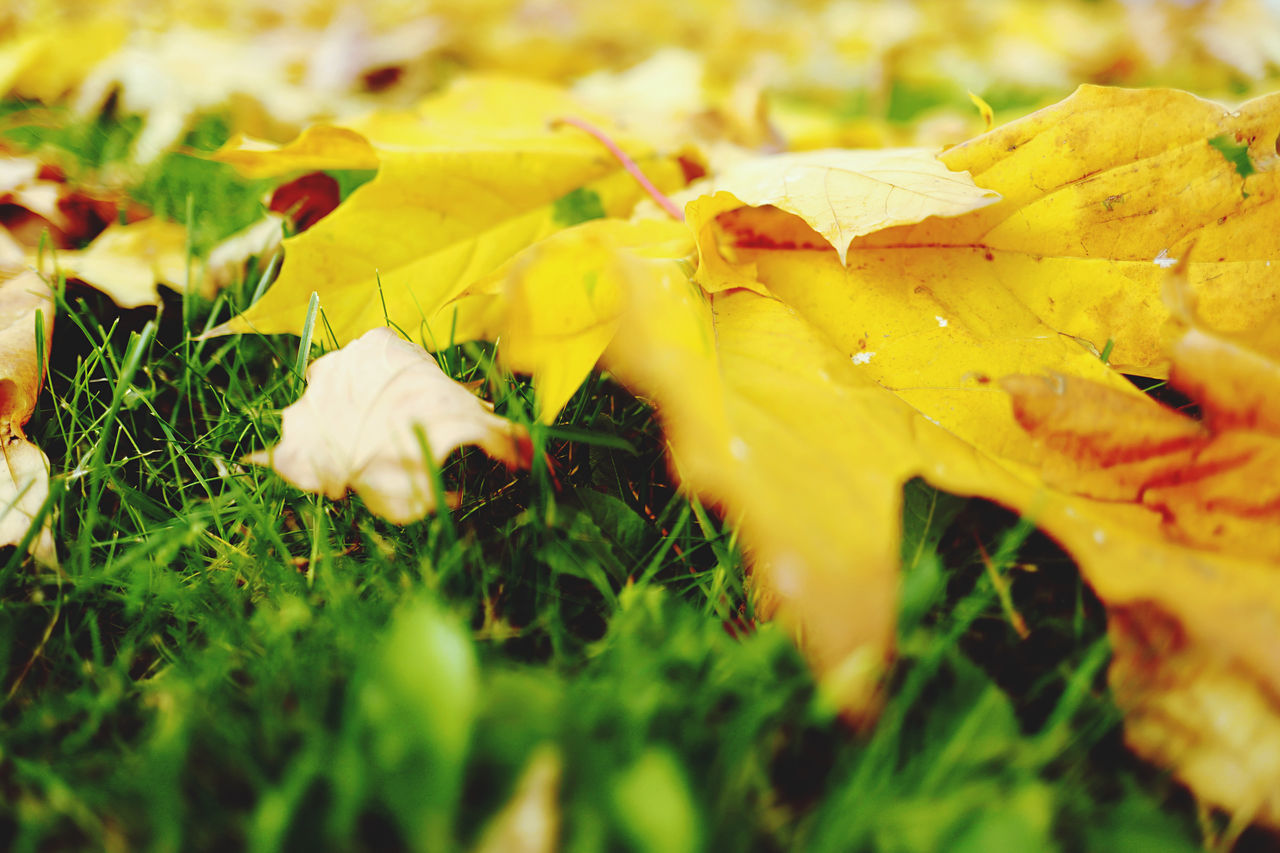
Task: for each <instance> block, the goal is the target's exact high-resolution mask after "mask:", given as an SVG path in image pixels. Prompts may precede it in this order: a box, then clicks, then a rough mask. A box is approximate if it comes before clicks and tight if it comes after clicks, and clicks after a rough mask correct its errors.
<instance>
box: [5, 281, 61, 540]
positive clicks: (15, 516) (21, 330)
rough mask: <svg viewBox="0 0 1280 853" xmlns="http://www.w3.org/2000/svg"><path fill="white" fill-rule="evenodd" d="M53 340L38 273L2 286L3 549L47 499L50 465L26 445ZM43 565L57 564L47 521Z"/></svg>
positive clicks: (49, 307) (48, 301) (49, 305)
mask: <svg viewBox="0 0 1280 853" xmlns="http://www.w3.org/2000/svg"><path fill="white" fill-rule="evenodd" d="M37 312H39V317H40V320H39V321H40V322H41V323H42V324H43V332H44V334H43V341H44V351H43V352H39V351H38V349H37V346H36V342H37V338H36V324H37ZM52 339H53V299H52V295H51V293H50V291H49V287H48V285H46V284H45V283H44V282H43V281H41V280H40V278H39V276H37V275H36V274H35V273H34V272H25V273H22V274H20V275H17V276H15V277H12V278H9V279H8V280H6V281H4V282H3V284H0V447H3V450H4V457H5V469H4V471H5V474H4V476H3V477H0V544H3V545H17V544H18V543H19V542H21V541H22V539H23V537H25V536H26V535H27V532H28V531H29V530H30V528H31V524H32V521H33V520H34V519H35V517H36V515H37V514H38V512H39V511H40V508H41V506H42V505H43V504H44V501H45V499H46V498H48V496H49V460H48V458H47V457H46V456H45V455H44V452H43V451H41V450H40V448H38V447H36V446H35V445H34V444H32V443H31V442H30V441H28V440H27V437H26V434H25V433H24V432H23V429H22V427H23V425H24V424H26V422H27V421H28V420H29V419H30V418H31V413H32V412H34V411H35V407H36V397H37V396H38V395H39V393H40V386H41V383H42V381H43V379H44V377H43V375H42V373H41V368H42V367H44V366H45V365H47V364H48V361H49V346H50V342H51V341H52ZM30 547H31V551H32V553H33V554H34V555H35V557H36V559H37V560H39V561H40V562H42V563H45V564H52V563H55V562H56V561H57V556H56V554H55V553H54V548H53V537H52V534H51V533H50V532H49V517H48V516H46V517H45V519H44V524H43V527H42V528H41V530H40V531H39V532H38V533H37V534H36V536H35V538H34V539H33V540H32V541H31V546H30Z"/></svg>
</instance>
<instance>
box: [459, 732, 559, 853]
mask: <svg viewBox="0 0 1280 853" xmlns="http://www.w3.org/2000/svg"><path fill="white" fill-rule="evenodd" d="M563 763H564V761H563V759H562V758H561V757H560V753H559V752H558V751H557V750H556V749H555V748H554V747H551V746H544V747H540V748H539V749H537V750H535V751H534V753H533V756H532V757H531V758H530V759H529V761H528V763H527V764H526V765H525V768H524V772H523V773H521V774H520V779H519V781H517V782H516V789H515V792H514V793H513V794H512V795H511V799H510V800H509V801H508V802H507V804H506V805H505V806H503V807H502V811H500V812H498V814H497V815H495V816H494V817H493V818H492V819H491V820H490V822H489V824H488V826H486V827H485V828H484V831H483V832H482V834H481V836H480V840H479V842H477V843H476V846H475V847H474V848H472V850H473V853H553V851H555V850H556V849H558V848H557V846H556V845H557V844H558V842H559V838H560V804H559V802H558V798H559V789H560V777H561V774H562V767H561V766H562V764H563Z"/></svg>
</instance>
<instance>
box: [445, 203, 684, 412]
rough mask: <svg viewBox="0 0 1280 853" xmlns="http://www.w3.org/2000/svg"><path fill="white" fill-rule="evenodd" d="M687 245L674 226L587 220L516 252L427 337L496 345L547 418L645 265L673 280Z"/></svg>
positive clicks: (596, 350)
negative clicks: (524, 378) (529, 385)
mask: <svg viewBox="0 0 1280 853" xmlns="http://www.w3.org/2000/svg"><path fill="white" fill-rule="evenodd" d="M692 250H693V241H692V240H691V238H690V235H689V232H688V230H687V229H686V228H685V227H684V226H683V225H682V224H680V223H678V222H671V221H667V220H640V221H636V222H628V221H624V220H619V219H597V220H592V221H590V222H585V223H582V224H581V225H578V226H575V227H572V228H568V229H565V230H564V231H561V232H559V233H557V234H553V235H551V236H550V237H547V238H546V239H544V240H541V241H539V242H538V243H536V244H534V245H533V246H531V247H530V248H529V249H527V250H526V251H524V252H521V253H520V254H518V255H516V257H514V258H513V259H512V260H511V261H509V262H508V263H506V264H504V265H503V266H502V267H501V268H499V269H498V270H497V271H495V272H494V273H493V274H492V275H490V276H488V277H486V278H485V279H484V280H482V281H480V282H477V283H476V285H475V286H474V287H473V288H471V289H470V290H469V291H468V292H467V293H464V294H463V295H462V296H460V297H459V298H458V299H457V300H455V301H453V302H451V303H449V304H448V305H445V306H444V307H443V308H442V309H441V310H440V312H439V314H438V315H437V316H436V318H435V319H434V320H433V323H432V328H433V329H434V333H433V334H434V336H435V337H437V338H444V337H446V336H452V337H453V339H454V340H456V341H465V340H474V339H477V338H487V339H489V340H495V341H498V342H499V346H498V356H499V359H500V361H501V362H502V364H503V365H504V366H506V367H507V368H508V369H509V370H513V371H516V372H519V373H527V374H530V375H531V376H532V378H533V386H534V390H535V392H536V395H537V404H538V416H539V419H540V420H542V421H543V422H544V423H552V422H553V421H554V420H555V418H556V416H557V415H558V414H559V412H560V410H561V408H563V407H564V404H565V403H567V402H568V400H569V398H570V397H571V396H572V395H573V392H574V391H576V390H577V389H578V386H579V385H581V384H582V380H584V379H586V377H587V375H588V374H589V373H590V372H591V370H592V368H594V367H595V366H596V362H597V361H598V360H599V358H600V355H601V353H603V352H604V351H605V348H606V347H607V346H608V345H609V342H610V341H612V340H613V336H614V333H615V332H616V331H617V328H618V322H619V318H620V316H621V313H622V311H623V307H624V304H625V298H626V294H627V293H628V292H629V290H630V289H631V287H633V286H635V285H634V282H636V281H642V282H648V281H650V280H651V276H652V275H653V274H654V272H655V271H661V273H662V274H665V275H670V276H674V277H679V278H681V279H683V276H684V269H685V267H683V266H681V264H682V263H683V262H684V259H685V258H686V257H687V256H688V255H690V254H691V253H692Z"/></svg>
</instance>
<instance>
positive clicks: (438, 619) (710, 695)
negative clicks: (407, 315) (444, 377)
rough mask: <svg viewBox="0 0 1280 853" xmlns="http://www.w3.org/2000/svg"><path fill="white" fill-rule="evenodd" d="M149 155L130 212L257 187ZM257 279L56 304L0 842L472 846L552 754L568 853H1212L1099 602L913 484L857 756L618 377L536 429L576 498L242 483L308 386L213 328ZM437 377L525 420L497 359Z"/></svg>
mask: <svg viewBox="0 0 1280 853" xmlns="http://www.w3.org/2000/svg"><path fill="white" fill-rule="evenodd" d="M102 132H104V133H107V134H111V133H115V132H116V131H115V130H114V129H112V127H109V126H104V129H103V130H102ZM76 133H80V134H81V135H80V136H79V137H76V136H75V134H74V133H64V134H63V136H62V137H59V139H63V138H68V139H72V140H73V141H74V140H75V139H77V138H79V139H84V138H88V139H91V140H92V139H97V137H95V136H94V134H92V133H86V132H82V131H76ZM36 141H38V140H36ZM99 142H101V140H99ZM95 144H96V143H95ZM68 146H69V147H68V148H67V150H69V151H73V152H74V150H75V146H74V145H73V144H71V143H68ZM100 147H101V146H100ZM94 150H99V149H94ZM86 157H87V155H86ZM95 162H96V161H95ZM197 162H198V161H197ZM96 164H97V165H101V164H100V163H97V162H96ZM158 168H159V169H160V171H159V172H153V173H151V174H149V175H147V176H145V177H144V178H142V179H141V183H139V184H138V186H139V188H140V190H139V192H140V194H141V195H142V196H144V197H146V198H148V199H151V200H152V201H154V199H156V198H159V197H168V196H164V195H163V194H162V193H160V192H159V191H158V190H156V187H157V186H161V187H166V186H167V187H185V192H187V193H189V194H191V195H192V197H194V198H197V199H199V200H200V203H199V206H198V208H193V210H195V212H196V215H197V216H199V217H203V219H202V220H201V221H204V222H206V225H205V226H204V227H205V228H206V229H207V231H206V233H209V234H214V233H228V232H229V231H231V230H234V227H233V225H236V226H237V227H238V220H239V219H241V218H243V217H244V216H245V210H246V208H245V202H244V199H245V198H246V197H252V198H256V197H257V196H256V195H255V194H254V193H256V192H257V189H256V188H253V187H250V186H247V185H244V184H239V183H236V182H235V181H233V180H231V179H230V178H229V177H228V175H227V173H226V172H225V171H223V170H221V169H205V166H204V165H202V166H200V167H198V168H191V167H190V164H187V165H186V166H181V165H178V161H173V162H171V163H170V164H169V165H167V166H166V165H162V166H160V167H158ZM166 169H167V170H169V171H167V172H166V171H165V170H166ZM171 201H172V199H171ZM224 202H225V204H224ZM164 209H165V210H167V211H168V212H169V213H170V214H171V215H179V213H178V212H181V211H185V209H186V203H185V201H182V203H176V202H174V203H170V204H169V206H168V207H166V208H164ZM223 211H225V213H222V212H223ZM180 218H181V217H180ZM201 245H204V244H203V243H201ZM255 284H256V281H254V280H252V278H251V280H250V281H247V282H245V283H243V284H242V285H241V286H240V287H239V288H233V289H231V290H230V291H228V292H227V293H224V294H223V295H220V296H219V297H218V300H217V301H216V302H215V303H213V304H203V303H201V304H197V302H196V301H195V300H194V299H193V300H192V302H190V303H189V304H186V305H184V304H183V303H182V302H181V300H177V299H172V298H170V299H169V300H168V301H167V302H166V303H165V305H164V306H163V308H162V309H161V310H160V311H159V312H156V311H136V312H121V311H119V310H118V309H116V308H115V307H114V306H112V305H111V304H110V303H109V302H108V301H107V300H106V299H105V298H104V297H102V296H100V295H98V294H96V293H94V292H91V291H87V290H84V289H81V288H79V287H74V286H72V287H67V288H66V289H65V291H64V292H63V293H62V294H61V295H60V299H59V305H58V320H57V326H56V330H55V335H54V340H53V356H52V359H51V365H50V368H51V369H50V373H49V378H48V388H46V391H45V393H44V395H43V396H42V398H41V403H40V407H39V409H38V411H37V412H36V415H35V417H34V418H33V420H32V422H31V424H30V425H29V427H28V432H29V433H30V435H31V436H32V437H33V439H34V440H35V441H36V442H37V443H38V444H39V445H40V446H41V447H42V448H44V449H45V451H46V452H47V453H48V455H49V457H50V459H51V461H52V468H53V472H54V486H53V498H52V500H51V502H50V506H51V510H52V513H53V515H52V518H53V529H54V534H55V539H56V541H57V542H58V543H59V552H60V556H61V566H60V568H58V569H42V568H39V567H37V566H35V565H33V564H32V563H31V562H30V561H29V560H27V559H26V558H25V557H24V556H23V555H22V554H20V553H17V552H16V551H13V550H12V549H10V551H11V552H10V553H9V554H7V555H5V557H6V559H5V560H4V561H0V564H3V570H2V572H0V676H2V680H0V697H2V698H0V701H2V702H3V704H2V705H0V848H4V849H9V850H14V851H36V850H49V849H85V850H90V849H91V850H158V851H169V850H175V851H176V850H184V851H187V850H192V851H198V850H227V849H250V850H262V851H267V850H278V849H285V850H308V851H311V850H370V851H372V850H378V851H384V850H402V849H403V850H448V849H469V848H471V847H472V846H473V845H474V844H476V843H477V842H478V840H479V839H480V838H481V836H482V834H483V833H484V831H485V828H486V826H487V825H488V824H489V823H490V821H491V820H492V819H493V817H494V815H495V814H496V813H497V812H498V811H499V809H501V807H502V806H503V804H504V803H505V802H506V800H507V799H508V797H509V796H510V795H511V792H512V791H513V789H514V786H515V784H516V781H517V779H518V778H519V777H520V775H521V773H522V771H523V769H524V768H525V767H526V766H527V765H528V764H529V762H530V761H531V760H532V759H533V757H534V756H536V755H539V754H546V752H547V751H548V750H550V752H551V754H553V755H555V756H556V757H557V758H558V760H559V761H560V762H561V766H562V768H563V776H562V781H561V784H560V787H559V789H558V796H557V800H558V803H559V810H560V812H561V813H562V819H563V832H562V836H561V844H560V846H561V848H562V849H566V850H572V851H596V850H612V849H632V850H642V851H680V850H699V849H707V850H712V849H714V850H791V849H798V850H815V851H848V850H867V851H902V853H916V852H917V851H921V852H922V851H932V850H948V851H968V850H972V851H998V850H1063V851H1072V850H1125V851H1137V850H1159V851H1176V850H1182V849H1185V850H1192V849H1198V848H1199V847H1200V845H1201V840H1202V839H1201V830H1200V829H1199V828H1198V826H1197V824H1196V821H1195V817H1194V810H1193V808H1192V807H1191V806H1190V804H1189V802H1188V800H1187V798H1186V796H1185V794H1183V793H1181V791H1180V789H1177V788H1176V787H1174V786H1172V785H1170V784H1169V783H1168V782H1167V781H1166V780H1164V779H1163V778H1162V777H1161V776H1160V775H1159V774H1158V773H1156V772H1154V771H1151V770H1150V769H1148V768H1145V767H1143V766H1141V765H1140V764H1138V763H1137V762H1135V761H1134V760H1132V759H1131V758H1130V757H1129V756H1128V754H1127V753H1126V752H1125V751H1124V750H1123V747H1122V745H1121V742H1120V731H1119V720H1118V716H1117V712H1116V710H1115V708H1114V706H1113V705H1112V703H1111V701H1110V699H1109V697H1108V693H1107V690H1106V687H1105V678H1104V673H1105V667H1106V662H1107V658H1108V651H1107V646H1106V641H1105V634H1104V621H1103V616H1102V613H1101V609H1100V607H1099V605H1098V604H1097V602H1096V601H1095V600H1094V599H1093V598H1092V596H1091V595H1090V593H1089V592H1088V590H1087V589H1086V588H1084V587H1083V586H1082V585H1081V583H1080V581H1079V578H1078V576H1077V574H1076V572H1075V569H1074V567H1073V566H1072V565H1071V564H1070V562H1069V561H1067V560H1066V558H1065V557H1064V556H1063V555H1062V553H1061V552H1060V551H1058V550H1057V549H1056V548H1054V547H1053V545H1052V543H1050V542H1048V541H1047V540H1045V539H1044V538H1043V537H1041V536H1039V535H1038V534H1036V533H1034V531H1033V529H1032V528H1031V527H1030V526H1028V525H1026V524H1024V523H1020V522H1019V520H1018V519H1016V518H1014V517H1012V516H1009V515H1007V514H1002V513H1001V512H1000V511H998V510H996V509H994V508H993V507H991V506H990V505H987V504H984V503H981V502H966V501H962V500H960V499H958V498H954V497H951V496H948V495H945V494H941V493H938V492H936V491H934V490H932V489H930V488H929V487H927V486H925V485H924V484H923V483H920V482H913V483H910V484H908V486H907V488H906V495H905V497H906V502H905V511H904V517H903V528H904V545H903V564H904V581H903V600H902V603H901V613H900V617H901V623H900V625H901V627H900V648H901V657H900V660H899V662H898V664H897V666H896V668H895V670H894V673H893V676H892V680H891V683H890V686H889V689H888V692H887V700H886V705H885V709H884V713H883V716H882V718H881V720H880V723H879V725H878V726H876V727H875V728H874V729H873V730H871V731H870V732H867V733H861V734H860V733H858V732H855V731H853V730H852V729H850V728H849V727H848V726H847V725H845V724H844V723H843V722H842V721H841V720H840V719H839V718H838V716H837V715H836V714H835V713H834V712H833V710H832V709H831V708H830V707H829V705H828V703H827V702H826V701H825V699H824V697H823V695H822V693H821V691H819V690H818V688H817V687H816V685H815V684H814V682H813V679H812V677H811V675H810V674H809V672H808V671H807V669H806V667H805V666H804V663H803V661H802V660H801V659H800V657H799V655H798V653H797V652H796V650H795V649H794V647H793V645H792V643H791V641H790V640H789V638H788V637H787V636H786V635H785V633H784V632H783V631H782V630H780V629H779V628H777V627H775V626H772V625H769V624H763V623H757V622H756V620H755V618H754V614H753V612H752V610H751V603H750V599H749V597H748V595H747V594H746V592H745V591H744V587H743V561H742V557H741V555H740V553H739V552H738V550H737V548H736V546H735V542H734V537H733V535H732V532H731V531H729V530H727V529H725V527H724V526H723V525H722V523H721V522H720V521H719V520H717V518H716V516H715V514H714V513H713V512H712V511H711V510H709V509H708V508H706V507H702V506H700V505H698V504H697V503H691V502H689V501H688V500H686V499H685V498H684V497H682V496H681V495H679V494H678V493H677V491H676V490H675V489H674V488H673V486H672V485H671V483H670V480H669V478H668V476H667V471H666V464H665V462H664V461H663V458H662V441H661V437H660V434H659V431H658V428H657V426H656V424H655V422H654V420H653V418H652V417H651V414H650V412H649V411H648V410H647V409H646V408H645V407H644V406H643V405H642V404H640V403H638V402H636V401H635V400H634V399H632V398H631V397H630V396H628V395H627V394H626V393H625V392H624V391H622V390H621V389H619V388H618V387H617V386H615V385H614V384H613V383H612V382H610V381H609V380H608V379H607V378H606V377H599V376H597V377H594V378H592V379H591V380H589V381H588V382H587V383H586V385H585V386H584V387H583V389H581V390H580V391H579V393H578V394H577V396H576V397H575V398H574V399H573V401H572V402H571V403H570V404H569V406H568V407H567V409H566V414H565V416H564V419H563V421H562V423H560V424H558V425H557V426H556V427H555V428H553V429H543V428H541V427H538V426H536V425H534V424H529V426H530V428H531V429H532V430H533V431H534V438H535V446H536V448H537V449H538V452H539V453H540V454H542V455H544V456H545V457H546V458H549V459H551V460H553V461H554V474H555V475H554V477H553V476H551V474H550V472H549V471H548V469H547V466H545V465H543V464H540V463H538V462H535V464H534V466H533V468H532V471H531V472H525V473H521V474H517V475H514V476H513V475H511V474H509V473H508V472H506V470H505V469H503V468H502V467H501V466H500V465H497V464H495V463H493V462H492V461H490V460H489V459H488V458H487V457H485V456H483V455H482V454H480V453H478V452H473V451H463V452H461V453H459V454H456V455H455V456H454V457H453V458H451V460H450V461H449V462H448V463H447V464H446V466H445V468H444V470H443V471H442V472H441V475H442V477H443V480H444V483H445V485H446V487H448V488H450V489H456V490H460V491H461V493H462V495H463V498H462V503H461V506H460V507H459V508H458V509H457V510H455V511H454V512H452V513H449V514H445V515H442V516H440V517H436V518H430V519H427V520H424V521H421V522H418V523H415V524H410V525H407V526H405V527H397V526H394V525H391V524H388V523H386V522H383V521H380V520H378V519H376V518H374V517H372V516H371V515H370V514H369V513H367V512H366V511H364V510H363V508H362V506H361V504H360V501H359V500H358V499H356V498H354V497H353V498H351V499H349V500H346V501H339V502H334V501H329V500H325V499H322V498H317V497H314V496H309V495H306V494H303V493H300V492H298V491H297V490H295V489H293V488H291V487H289V486H288V485H286V484H284V483H283V482H282V481H281V480H280V479H278V478H277V477H275V476H274V475H273V474H272V473H271V472H269V471H267V470H265V469H260V468H254V467H244V466H241V465H240V464H239V463H238V461H237V460H238V459H240V458H241V457H242V456H243V455H244V454H245V453H247V452H249V451H252V450H256V449H260V448H262V447H264V446H266V445H267V444H270V443H272V442H274V441H275V440H277V438H278V430H279V421H280V418H279V411H280V409H281V408H283V407H284V406H286V405H288V404H289V403H291V402H292V401H293V400H294V399H296V397H297V395H298V394H299V393H300V390H301V382H300V381H299V379H298V378H297V376H296V374H295V372H294V369H293V368H294V362H295V359H296V356H297V341H296V340H295V339H291V338H257V337H241V338H228V339H217V340H210V341H200V342H193V341H192V340H191V339H190V334H191V333H192V332H195V331H199V330H200V329H202V328H205V327H206V326H207V325H209V323H210V322H216V321H217V320H220V319H224V318H225V317H226V316H228V314H229V312H230V311H231V310H232V309H233V308H234V307H236V306H238V305H242V304H243V303H244V302H245V301H247V299H248V295H249V294H250V293H251V292H252V290H253V287H254V285H255ZM316 337H317V340H320V339H322V337H323V336H322V335H320V334H317V336H316ZM441 360H442V363H443V364H444V365H445V367H446V368H447V369H448V370H449V372H450V373H451V374H452V375H454V376H455V377H457V378H459V379H463V380H472V379H484V380H485V382H486V383H487V391H488V392H489V394H491V395H492V398H493V399H495V401H496V402H497V407H498V410H499V411H500V412H504V413H506V414H508V415H509V416H512V417H514V418H517V419H522V420H524V421H525V422H526V423H528V421H529V418H528V412H529V411H530V409H531V402H532V397H531V393H530V389H529V388H528V386H527V384H526V383H524V382H522V381H520V380H517V379H513V378H512V377H509V376H506V375H504V374H503V373H502V372H501V371H500V370H499V369H498V368H497V367H496V366H495V365H494V363H493V360H492V358H491V352H489V351H488V350H487V349H485V348H480V347H460V348H455V349H453V350H449V351H447V352H444V353H442V354H441ZM979 543H981V547H979ZM984 552H985V553H986V554H990V555H992V556H991V560H990V567H988V565H987V564H986V563H985V562H984V560H983V556H982V555H983V553H984ZM1033 568H1034V571H1033V570H1032V569H1033ZM1013 613H1017V614H1019V615H1020V616H1021V617H1022V618H1023V619H1025V621H1026V622H1027V624H1028V625H1030V626H1031V628H1032V631H1031V634H1030V636H1029V637H1027V638H1025V639H1023V638H1021V637H1020V636H1019V635H1018V632H1017V631H1016V630H1015V628H1014V625H1013V621H1012V620H1011V614H1013Z"/></svg>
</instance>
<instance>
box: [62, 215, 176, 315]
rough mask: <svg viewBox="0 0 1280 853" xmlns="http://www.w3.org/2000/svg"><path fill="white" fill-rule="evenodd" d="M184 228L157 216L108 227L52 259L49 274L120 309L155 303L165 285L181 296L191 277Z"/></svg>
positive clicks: (157, 301)
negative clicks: (98, 292) (87, 289)
mask: <svg viewBox="0 0 1280 853" xmlns="http://www.w3.org/2000/svg"><path fill="white" fill-rule="evenodd" d="M189 253H190V247H189V246H188V245H187V229H186V228H184V227H183V226H181V225H179V224H178V223H176V222H169V221H167V220H164V219H160V218H158V217H152V218H150V219H144V220H142V221H141V222H135V223H133V224H131V225H112V226H110V227H108V228H107V229H106V230H105V231H103V232H102V233H101V234H100V235H98V237H97V239H95V240H94V241H93V242H92V243H90V244H89V246H88V247H87V248H85V249H83V250H81V251H63V252H58V253H56V254H53V255H51V258H52V263H53V272H56V273H60V274H62V275H65V276H66V277H67V278H76V279H79V280H81V281H83V282H84V283H85V284H88V285H90V286H91V287H94V288H96V289H98V290H101V291H102V292H103V293H105V294H107V295H108V296H110V297H111V299H112V300H113V301H114V302H115V303H116V304H117V305H119V306H120V307H121V308H138V307H140V306H142V305H158V304H159V303H160V292H159V291H158V290H157V289H156V285H157V284H163V285H165V286H166V287H169V288H171V289H173V290H176V291H178V292H179V293H181V292H182V291H183V290H184V289H185V288H186V287H187V282H188V278H189V274H188V269H187V260H188V256H189Z"/></svg>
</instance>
